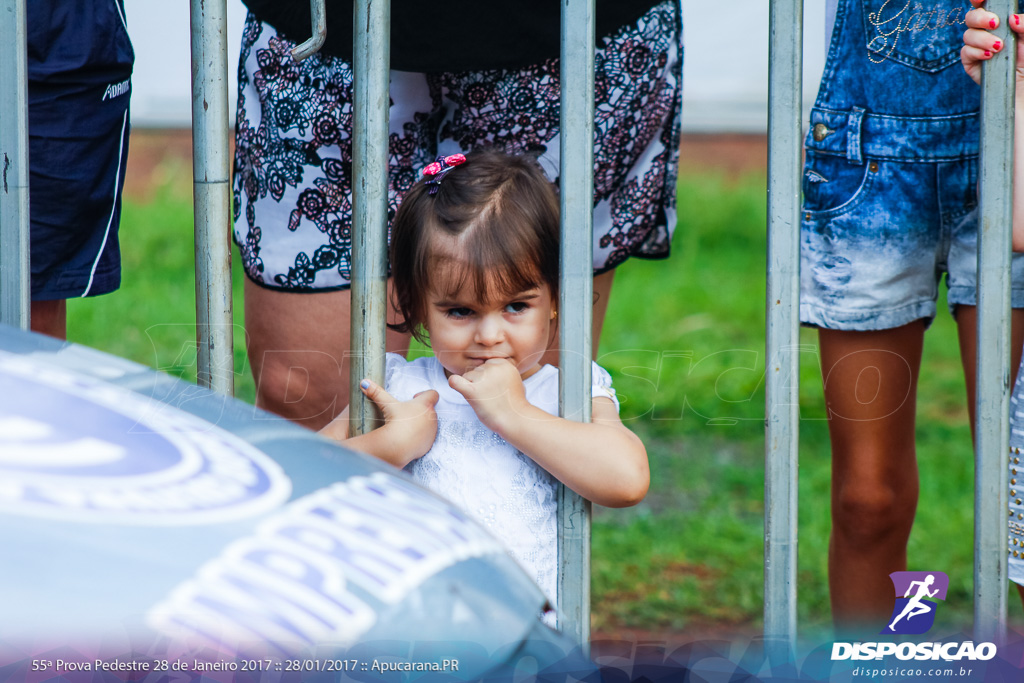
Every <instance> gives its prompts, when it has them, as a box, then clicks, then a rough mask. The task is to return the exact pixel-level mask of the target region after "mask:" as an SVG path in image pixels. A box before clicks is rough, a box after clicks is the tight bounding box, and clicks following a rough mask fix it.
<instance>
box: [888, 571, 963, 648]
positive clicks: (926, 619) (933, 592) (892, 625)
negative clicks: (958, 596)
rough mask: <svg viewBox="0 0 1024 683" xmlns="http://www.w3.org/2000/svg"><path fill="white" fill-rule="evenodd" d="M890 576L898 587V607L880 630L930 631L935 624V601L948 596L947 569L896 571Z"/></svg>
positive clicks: (894, 585) (912, 633) (896, 587)
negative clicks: (940, 570)
mask: <svg viewBox="0 0 1024 683" xmlns="http://www.w3.org/2000/svg"><path fill="white" fill-rule="evenodd" d="M889 578H890V579H892V583H893V587H894V588H895V589H896V606H895V607H894V608H893V610H892V617H891V618H890V619H889V623H888V624H887V625H886V627H885V628H884V629H882V630H881V631H880V633H886V634H889V633H901V634H908V635H917V634H921V633H927V632H928V630H929V629H930V628H931V627H932V624H934V623H935V609H936V607H937V606H938V603H937V602H936V600H945V599H946V591H947V590H949V577H948V576H946V574H945V573H944V572H893V573H892V574H889Z"/></svg>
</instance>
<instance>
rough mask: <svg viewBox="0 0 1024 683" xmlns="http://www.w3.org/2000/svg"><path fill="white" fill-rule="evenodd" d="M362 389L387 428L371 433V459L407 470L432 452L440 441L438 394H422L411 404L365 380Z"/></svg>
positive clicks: (431, 392) (412, 400) (431, 391)
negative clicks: (420, 458)
mask: <svg viewBox="0 0 1024 683" xmlns="http://www.w3.org/2000/svg"><path fill="white" fill-rule="evenodd" d="M359 388H360V390H361V391H362V392H363V394H365V395H366V397H367V398H368V399H370V400H371V401H373V402H374V404H376V406H377V407H378V408H380V411H381V413H382V414H383V415H384V426H383V427H380V428H379V429H375V430H374V431H373V432H371V434H373V435H375V438H374V444H375V447H374V448H373V449H372V450H371V451H370V453H371V455H375V456H377V457H378V458H381V459H383V460H387V461H388V462H390V463H391V464H393V465H395V466H396V467H405V466H406V465H408V464H409V463H410V462H412V461H413V460H415V459H416V458H419V457H422V456H423V455H424V454H425V453H426V452H427V451H429V450H430V448H431V447H432V446H433V445H434V439H435V438H437V413H436V412H435V411H434V406H435V405H437V399H438V398H439V396H438V393H437V392H436V391H433V390H430V391H423V392H420V393H418V394H416V395H415V396H413V397H412V399H411V400H409V401H399V400H398V399H396V398H395V397H394V396H392V395H391V394H389V393H388V392H387V391H385V390H384V387H382V386H380V385H379V384H376V383H375V382H371V381H370V380H368V379H364V380H363V381H362V382H361V383H360V385H359ZM346 412H347V411H346ZM364 436H369V435H364ZM357 438H359V437H357ZM353 447H356V445H355V444H353Z"/></svg>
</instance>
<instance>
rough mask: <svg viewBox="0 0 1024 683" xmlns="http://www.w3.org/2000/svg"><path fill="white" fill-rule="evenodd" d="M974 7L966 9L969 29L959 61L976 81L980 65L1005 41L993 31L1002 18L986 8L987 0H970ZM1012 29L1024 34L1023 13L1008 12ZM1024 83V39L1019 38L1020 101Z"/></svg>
mask: <svg viewBox="0 0 1024 683" xmlns="http://www.w3.org/2000/svg"><path fill="white" fill-rule="evenodd" d="M971 4H972V5H974V9H973V10H971V11H970V12H968V13H967V15H966V17H965V21H966V23H967V26H968V28H967V30H966V31H965V32H964V46H963V48H961V50H960V62H961V63H962V64H963V66H964V71H966V72H967V75H968V76H970V77H971V78H972V79H974V82H975V83H981V65H982V63H983V62H986V61H988V60H989V59H992V57H993V56H995V55H996V54H998V53H999V52H1001V51H1002V50H1003V49H1004V48H1005V47H1006V46H1005V45H1004V44H1003V41H1002V40H1001V39H1000V38H998V37H997V36H995V35H994V34H993V33H992V30H993V29H996V28H998V27H999V25H1000V21H1001V20H1000V18H999V17H998V16H997V15H996V14H993V13H992V12H989V11H988V10H986V9H984V4H985V0H971ZM1009 25H1010V29H1011V30H1012V31H1013V32H1014V33H1016V34H1018V35H1021V34H1024V14H1011V15H1010V16H1009ZM1021 83H1024V43H1022V42H1021V41H1019V40H1018V41H1017V86H1018V87H1017V98H1018V101H1020V98H1021V96H1022V95H1021V92H1022V88H1021V87H1020V85H1021Z"/></svg>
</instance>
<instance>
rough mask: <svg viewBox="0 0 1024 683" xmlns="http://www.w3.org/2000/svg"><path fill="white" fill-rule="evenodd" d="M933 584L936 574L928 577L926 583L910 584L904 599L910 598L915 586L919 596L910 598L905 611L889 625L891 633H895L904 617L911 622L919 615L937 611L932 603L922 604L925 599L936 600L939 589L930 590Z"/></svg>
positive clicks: (916, 582)
mask: <svg viewBox="0 0 1024 683" xmlns="http://www.w3.org/2000/svg"><path fill="white" fill-rule="evenodd" d="M933 583H935V575H934V574H929V575H928V576H927V577H925V579H924V581H911V582H910V586H909V587H908V588H907V592H906V593H904V594H903V597H905V598H907V597H910V593H911V592H912V591H913V590H914V586H917V594H916V595H915V596H914V597H912V598H910V600H909V601H908V602H907V604H906V606H904V608H903V611H902V612H900V613H899V616H897V617H896V618H895V619H893V620H892V623H891V624H889V630H890V631H893V632H894V633H895V631H896V622H898V621H899V620H900V619H902V618H903V617H906V618H907V621H910V620H911V619H912V618H913V617H916V616H917V615H919V614H927V613H929V612H931V611H933V610H934V609H935V606H934V605H932V604H931V603H927V602H922V599H923V598H925V597H928V598H934V597H935V595H936V593H938V592H939V589H938V588H936V589H935V590H933V591H929V590H928V588H929V587H930V586H931V585H932V584H933Z"/></svg>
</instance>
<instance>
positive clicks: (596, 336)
mask: <svg viewBox="0 0 1024 683" xmlns="http://www.w3.org/2000/svg"><path fill="white" fill-rule="evenodd" d="M614 279H615V271H614V270H609V271H608V272H607V273H602V274H600V275H598V276H597V277H595V278H594V314H593V316H594V317H593V320H592V321H591V334H592V337H591V338H592V339H593V349H592V353H593V355H594V358H597V347H598V342H600V341H601V330H602V328H603V327H604V317H605V314H606V313H608V299H609V298H610V297H611V294H612V281H613V280H614ZM558 342H559V336H558V331H557V329H556V331H555V336H554V339H552V341H551V345H550V346H548V350H547V352H546V353H545V354H544V357H543V358H541V364H542V365H543V364H545V363H547V364H549V365H558Z"/></svg>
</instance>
